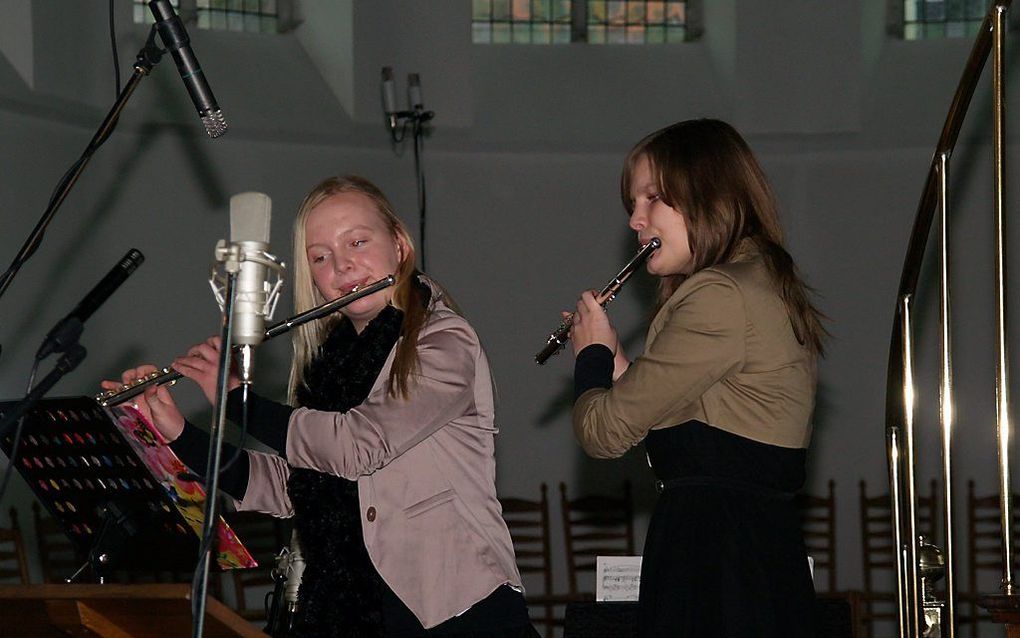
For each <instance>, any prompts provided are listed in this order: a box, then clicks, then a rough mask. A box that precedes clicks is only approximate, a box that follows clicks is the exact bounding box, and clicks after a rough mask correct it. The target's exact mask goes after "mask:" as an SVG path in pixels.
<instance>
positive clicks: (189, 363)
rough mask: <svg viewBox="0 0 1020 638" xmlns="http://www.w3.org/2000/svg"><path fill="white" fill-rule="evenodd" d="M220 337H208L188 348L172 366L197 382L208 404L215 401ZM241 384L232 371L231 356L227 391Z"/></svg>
mask: <svg viewBox="0 0 1020 638" xmlns="http://www.w3.org/2000/svg"><path fill="white" fill-rule="evenodd" d="M219 361H220V338H219V337H209V338H208V339H206V340H205V341H203V342H202V343H199V344H197V345H194V346H192V347H191V348H189V349H188V354H187V355H185V356H183V357H178V358H176V359H174V362H173V364H172V365H173V368H174V370H177V371H178V372H180V373H181V374H183V375H184V376H186V377H188V378H189V379H191V380H192V381H194V382H195V383H197V384H198V386H199V387H200V388H202V393H203V394H205V398H207V399H209V403H210V405H212V404H215V403H216V377H217V374H218V373H219ZM239 385H241V381H240V379H238V378H237V374H235V373H234V366H233V357H231V366H230V375H229V376H228V377H227V392H229V391H231V390H233V389H234V388H236V387H238V386H239Z"/></svg>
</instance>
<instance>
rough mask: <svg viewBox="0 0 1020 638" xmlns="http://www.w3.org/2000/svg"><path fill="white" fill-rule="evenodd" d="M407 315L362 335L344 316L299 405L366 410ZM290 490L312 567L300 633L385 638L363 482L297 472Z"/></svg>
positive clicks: (319, 637)
mask: <svg viewBox="0 0 1020 638" xmlns="http://www.w3.org/2000/svg"><path fill="white" fill-rule="evenodd" d="M403 317H404V313H403V312H401V311H400V310H398V309H396V308H394V307H392V306H387V307H386V308H384V309H383V310H382V312H380V313H379V314H378V315H377V316H376V318H375V319H373V320H372V321H371V322H370V323H369V324H368V325H367V326H365V329H364V330H363V331H362V332H361V334H360V335H359V334H358V333H357V332H355V330H354V326H353V325H352V324H351V322H350V320H348V319H347V318H346V317H344V318H343V319H342V320H341V321H340V322H339V323H338V324H337V325H336V326H335V327H334V328H333V330H332V331H331V332H330V334H329V336H328V337H327V338H326V341H325V342H324V343H323V344H322V346H321V347H320V348H319V353H318V354H317V355H316V357H315V358H314V359H313V360H312V362H311V364H309V366H308V368H307V369H306V370H305V375H304V378H305V385H304V386H301V387H299V388H298V391H297V400H298V404H299V405H302V406H305V407H308V408H312V409H315V410H327V411H330V412H346V411H348V410H350V409H351V408H353V407H355V406H357V405H360V404H361V403H362V402H363V401H364V400H365V398H366V397H367V396H368V393H369V391H370V390H371V389H372V386H373V385H374V384H375V381H376V378H377V377H378V376H379V372H380V371H381V370H382V367H383V365H384V364H385V363H386V358H387V357H388V356H389V353H390V351H391V350H392V349H393V345H394V344H395V343H396V342H397V338H398V337H399V335H400V327H401V324H402V321H403ZM287 491H288V493H289V494H290V499H291V502H292V503H293V505H294V514H295V516H294V525H295V527H296V528H297V532H298V535H299V536H300V538H301V549H302V551H303V552H304V554H305V558H306V563H307V567H306V569H305V573H304V576H303V578H302V581H301V590H300V592H299V600H300V601H301V613H300V616H299V618H298V630H299V631H298V635H300V636H307V637H308V638H312V637H314V638H327V637H331V638H332V637H335V638H341V637H344V638H347V637H350V638H354V637H358V638H370V637H373V636H380V635H382V632H383V629H382V612H381V609H382V604H381V592H382V588H383V587H385V585H384V584H383V582H382V580H381V578H380V576H379V574H378V573H377V572H376V570H375V567H374V566H373V565H372V562H371V559H370V558H369V556H368V551H367V550H366V549H365V541H364V537H363V536H362V529H361V512H360V507H359V501H358V484H357V482H356V481H348V480H347V479H344V478H341V477H338V476H332V475H329V474H323V473H322V472H316V471H314V470H305V469H297V468H292V469H291V473H290V481H289V482H288V484H287Z"/></svg>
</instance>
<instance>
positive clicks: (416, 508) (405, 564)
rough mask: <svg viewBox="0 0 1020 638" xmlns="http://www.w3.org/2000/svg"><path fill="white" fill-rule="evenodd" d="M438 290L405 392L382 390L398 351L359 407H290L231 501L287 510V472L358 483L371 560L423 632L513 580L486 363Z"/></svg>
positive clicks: (248, 506) (518, 580) (255, 456)
mask: <svg viewBox="0 0 1020 638" xmlns="http://www.w3.org/2000/svg"><path fill="white" fill-rule="evenodd" d="M440 295H441V293H440V292H439V290H438V289H434V290H433V300H434V301H433V304H432V308H431V309H430V310H431V312H430V314H429V319H428V321H427V323H426V324H425V326H423V327H422V331H421V333H420V336H419V341H418V355H419V357H420V362H421V368H420V370H419V372H418V374H416V375H414V377H413V381H414V383H413V384H412V385H411V387H410V389H409V391H410V396H409V397H408V399H407V400H395V399H393V398H392V397H390V396H389V382H388V378H389V372H390V368H391V366H392V363H393V357H394V352H395V350H396V348H394V351H391V352H390V355H389V359H388V360H387V361H386V364H385V365H384V366H383V369H382V371H381V372H380V373H379V378H378V379H377V380H376V383H375V386H373V388H372V390H371V391H370V393H369V396H368V398H366V399H365V401H364V402H363V403H362V404H361V405H359V406H358V407H356V408H353V409H351V410H349V411H348V412H345V413H342V414H341V413H337V412H320V411H316V410H309V409H307V408H299V409H297V410H295V411H294V413H293V414H292V415H291V418H290V426H289V427H290V430H289V431H288V435H287V451H286V452H287V460H284V459H283V458H281V457H279V456H275V455H269V454H260V453H250V459H251V471H250V476H249V480H248V491H247V492H246V494H245V497H244V501H243V502H241V503H240V504H238V507H239V509H244V510H256V511H260V512H267V513H270V514H273V515H276V516H291V515H292V514H293V509H292V506H291V503H290V499H289V498H288V496H287V490H286V484H287V477H288V475H289V472H290V467H296V468H308V469H313V470H318V471H320V472H326V473H329V474H334V475H338V476H343V477H344V478H347V479H350V480H356V481H357V482H358V496H359V500H360V506H361V515H362V518H361V522H362V526H363V528H364V538H365V546H366V547H367V548H368V554H369V556H370V557H371V559H372V563H373V564H374V565H375V567H376V569H377V570H378V572H379V574H380V575H381V576H382V578H383V579H384V580H385V581H386V584H388V585H389V586H390V588H391V589H393V591H394V592H395V593H396V594H397V596H399V597H400V600H402V601H403V602H404V604H406V605H407V606H408V607H409V608H410V610H411V611H412V612H414V615H415V616H416V617H417V618H418V620H420V621H421V623H422V624H423V625H424V626H425V627H426V628H429V627H434V626H435V625H438V624H439V623H441V622H443V621H444V620H447V619H449V618H452V617H453V616H455V615H457V614H459V613H461V612H463V611H465V610H467V609H468V608H469V607H471V606H472V605H473V604H475V603H476V602H478V601H480V600H482V599H483V598H485V597H486V596H488V595H489V594H490V593H492V592H493V591H494V590H495V589H496V588H497V587H499V586H500V585H503V584H504V583H509V584H510V585H513V586H515V587H518V588H519V587H520V586H521V577H520V574H519V573H518V571H517V564H516V562H515V560H514V552H513V545H512V543H511V540H510V533H509V532H508V531H507V527H506V523H504V521H503V518H502V512H501V509H500V505H499V501H497V500H496V487H495V479H496V464H495V458H494V455H493V454H494V447H493V440H494V437H495V435H496V433H497V430H496V427H495V426H494V424H493V397H492V383H491V378H490V374H489V364H488V361H487V360H486V357H485V353H484V352H483V351H482V348H481V346H480V344H479V341H478V336H477V335H476V334H475V331H474V330H473V329H472V328H471V326H470V325H468V323H467V321H465V320H464V319H463V318H462V317H461V316H459V315H458V314H456V313H455V312H453V310H451V309H450V308H449V306H447V305H446V304H445V303H444V302H443V300H442V298H441V296H440ZM288 462H289V465H288Z"/></svg>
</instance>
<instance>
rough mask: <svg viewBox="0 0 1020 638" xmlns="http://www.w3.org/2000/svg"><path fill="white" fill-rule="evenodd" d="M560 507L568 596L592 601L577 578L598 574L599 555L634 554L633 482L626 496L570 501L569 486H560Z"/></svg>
mask: <svg viewBox="0 0 1020 638" xmlns="http://www.w3.org/2000/svg"><path fill="white" fill-rule="evenodd" d="M560 504H561V508H562V513H563V533H564V540H565V541H566V542H565V546H566V554H567V582H568V583H569V593H570V594H571V595H572V596H574V597H577V598H593V597H594V592H584V593H582V592H581V591H580V589H579V587H578V583H577V576H578V574H579V573H581V572H591V573H592V574H594V573H595V559H596V557H597V556H633V555H634V503H633V500H632V498H631V492H630V481H626V482H624V484H623V496H622V497H614V496H605V495H588V496H580V497H578V498H575V499H569V498H567V486H566V485H565V484H564V483H560Z"/></svg>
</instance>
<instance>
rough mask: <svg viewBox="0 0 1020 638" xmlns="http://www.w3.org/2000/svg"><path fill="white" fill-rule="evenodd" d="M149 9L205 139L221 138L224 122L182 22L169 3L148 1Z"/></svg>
mask: <svg viewBox="0 0 1020 638" xmlns="http://www.w3.org/2000/svg"><path fill="white" fill-rule="evenodd" d="M149 10H150V11H152V16H153V17H154V18H155V19H156V29H157V30H158V31H159V37H160V38H161V39H162V40H163V46H164V47H166V48H167V50H168V51H170V55H172V56H173V58H174V62H175V63H176V64H177V71H178V73H180V74H181V79H182V80H184V86H185V88H187V89H188V95H190V96H191V101H192V102H194V103H195V109H196V110H197V111H198V115H199V117H201V118H202V123H203V124H205V132H206V133H208V134H209V137H219V136H220V135H223V134H224V133H226V132H227V120H226V119H224V117H223V112H222V111H220V107H219V106H218V105H217V104H216V98H215V97H213V93H212V89H211V88H209V82H207V81H206V79H205V74H204V73H202V67H201V66H200V65H199V64H198V59H197V58H196V57H195V52H194V51H192V50H191V40H190V39H189V38H188V32H187V31H186V30H185V29H184V23H183V22H181V19H180V18H179V17H178V16H177V14H176V13H175V12H174V8H173V5H171V4H170V0H150V2H149Z"/></svg>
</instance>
